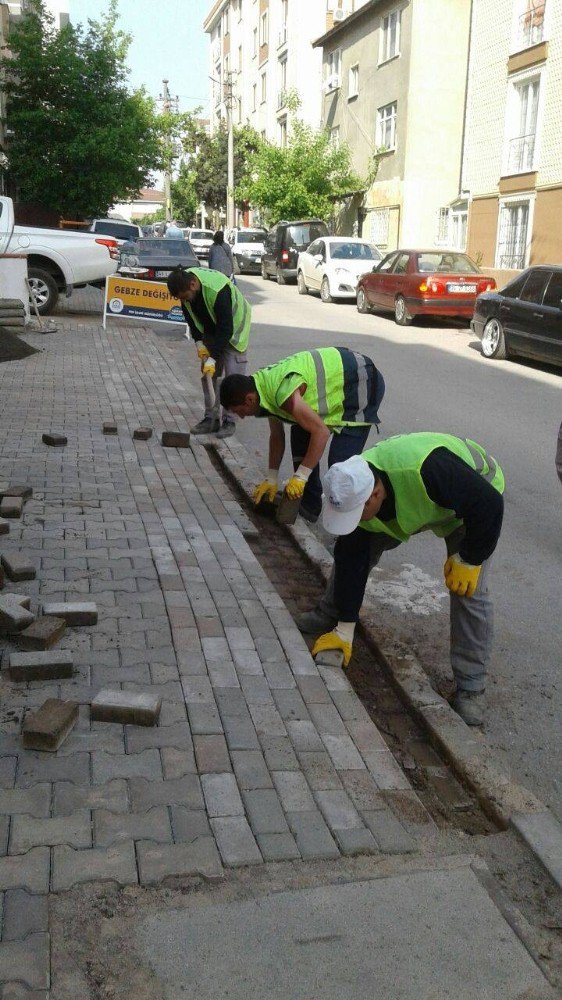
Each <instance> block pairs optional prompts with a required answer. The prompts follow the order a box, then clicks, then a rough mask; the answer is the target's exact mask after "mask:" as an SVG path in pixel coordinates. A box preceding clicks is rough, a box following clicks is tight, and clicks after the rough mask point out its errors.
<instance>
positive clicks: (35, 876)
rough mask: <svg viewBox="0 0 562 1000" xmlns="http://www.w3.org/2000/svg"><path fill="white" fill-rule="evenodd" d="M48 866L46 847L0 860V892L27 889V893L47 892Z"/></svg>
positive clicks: (48, 859) (35, 848)
mask: <svg viewBox="0 0 562 1000" xmlns="http://www.w3.org/2000/svg"><path fill="white" fill-rule="evenodd" d="M49 864H50V856H49V848H48V847H34V848H33V849H32V850H31V851H28V852H27V854H15V855H13V856H11V857H6V858H0V891H2V890H3V889H27V890H28V891H29V892H41V893H44V892H48V891H49Z"/></svg>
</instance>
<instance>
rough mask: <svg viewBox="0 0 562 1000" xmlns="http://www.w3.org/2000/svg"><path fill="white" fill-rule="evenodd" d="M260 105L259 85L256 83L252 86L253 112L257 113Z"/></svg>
mask: <svg viewBox="0 0 562 1000" xmlns="http://www.w3.org/2000/svg"><path fill="white" fill-rule="evenodd" d="M257 105H258V85H257V83H254V84H253V86H252V111H255V110H256V108H257Z"/></svg>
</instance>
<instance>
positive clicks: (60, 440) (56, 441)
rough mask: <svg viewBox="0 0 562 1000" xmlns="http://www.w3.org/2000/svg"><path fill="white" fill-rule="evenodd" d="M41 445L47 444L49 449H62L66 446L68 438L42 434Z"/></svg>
mask: <svg viewBox="0 0 562 1000" xmlns="http://www.w3.org/2000/svg"><path fill="white" fill-rule="evenodd" d="M41 440H42V442H43V444H49V445H50V446H51V448H63V447H64V445H65V444H68V438H67V437H65V435H64V434H43V435H42V437H41Z"/></svg>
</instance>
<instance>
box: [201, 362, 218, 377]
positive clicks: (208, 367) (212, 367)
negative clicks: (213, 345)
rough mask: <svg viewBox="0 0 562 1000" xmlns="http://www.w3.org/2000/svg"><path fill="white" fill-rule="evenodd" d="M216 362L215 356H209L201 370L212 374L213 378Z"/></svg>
mask: <svg viewBox="0 0 562 1000" xmlns="http://www.w3.org/2000/svg"><path fill="white" fill-rule="evenodd" d="M215 368H216V362H215V359H214V358H211V357H208V358H207V359H206V360H205V361H204V362H203V364H202V366H201V371H202V373H203V375H210V376H211V378H212V377H213V375H214V374H215Z"/></svg>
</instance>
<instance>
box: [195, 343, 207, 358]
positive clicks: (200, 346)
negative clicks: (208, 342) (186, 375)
mask: <svg viewBox="0 0 562 1000" xmlns="http://www.w3.org/2000/svg"><path fill="white" fill-rule="evenodd" d="M195 346H196V348H197V357H198V358H199V360H200V361H206V360H207V358H208V357H210V354H209V352H208V350H207V348H206V347H205V344H204V343H203V341H202V340H198V341H197V343H196V344H195Z"/></svg>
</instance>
